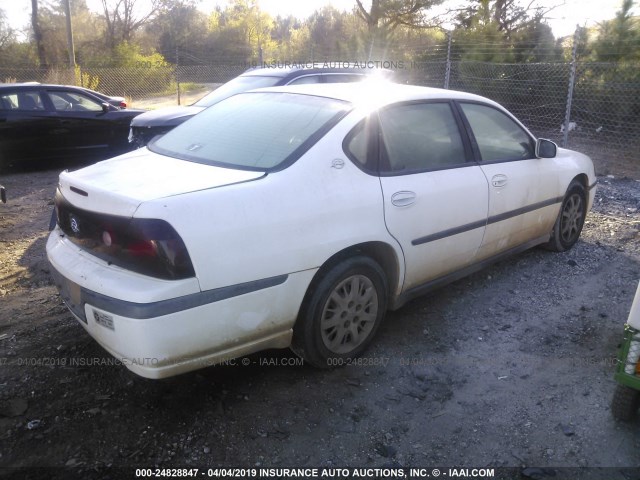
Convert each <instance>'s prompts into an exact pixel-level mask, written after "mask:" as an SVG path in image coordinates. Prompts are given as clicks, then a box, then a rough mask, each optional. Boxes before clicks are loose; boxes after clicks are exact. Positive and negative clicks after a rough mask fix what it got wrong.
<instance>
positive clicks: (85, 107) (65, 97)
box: [47, 91, 102, 112]
mask: <svg viewBox="0 0 640 480" xmlns="http://www.w3.org/2000/svg"><path fill="white" fill-rule="evenodd" d="M47 93H48V94H49V98H50V99H51V101H52V102H53V106H54V108H55V109H56V111H58V112H101V111H102V103H100V102H98V101H97V100H94V99H93V98H90V97H88V96H86V95H83V94H82V93H76V92H63V91H59V92H47Z"/></svg>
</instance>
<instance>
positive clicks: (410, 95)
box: [253, 80, 500, 108]
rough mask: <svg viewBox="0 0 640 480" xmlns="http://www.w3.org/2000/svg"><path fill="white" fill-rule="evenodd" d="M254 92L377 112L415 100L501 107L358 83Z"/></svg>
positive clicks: (425, 90)
mask: <svg viewBox="0 0 640 480" xmlns="http://www.w3.org/2000/svg"><path fill="white" fill-rule="evenodd" d="M253 91H254V92H280V93H295V94H300V95H312V96H316V97H326V98H331V99H334V100H342V101H346V102H349V103H353V104H355V105H358V104H366V105H367V107H369V108H371V107H373V108H380V107H383V106H385V105H388V104H391V103H397V102H411V101H416V100H451V99H452V100H469V101H475V102H483V103H487V104H490V105H494V106H497V107H500V105H499V104H498V103H496V102H494V101H492V100H489V99H488V98H485V97H481V96H480V95H474V94H472V93H466V92H460V91H457V90H445V89H442V88H432V87H419V86H416V85H402V84H396V83H390V82H386V81H376V80H372V81H368V80H367V81H364V82H359V83H330V84H310V85H291V86H283V87H270V88H261V89H257V90H253Z"/></svg>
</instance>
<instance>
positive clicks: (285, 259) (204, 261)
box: [135, 118, 403, 290]
mask: <svg viewBox="0 0 640 480" xmlns="http://www.w3.org/2000/svg"><path fill="white" fill-rule="evenodd" d="M356 121H357V118H356V119H353V120H349V118H345V119H343V121H342V122H341V123H340V124H339V125H338V126H336V127H335V128H334V129H333V130H332V131H331V132H329V134H327V135H326V136H325V137H324V138H322V139H321V140H320V141H319V142H318V143H317V144H316V145H315V146H314V147H312V149H311V150H309V151H308V152H307V153H306V154H305V155H304V156H303V157H302V158H300V159H299V160H298V161H297V162H296V163H294V164H293V165H291V166H290V167H288V168H286V169H285V170H282V171H280V172H275V173H271V174H268V175H266V176H265V177H263V178H260V179H257V180H253V181H248V182H245V183H240V184H235V185H229V186H225V187H220V188H214V189H209V190H203V191H199V192H194V193H189V194H186V195H179V196H175V197H171V198H166V199H161V200H157V201H153V202H147V203H143V204H142V205H141V206H140V208H139V209H138V211H137V212H136V214H135V216H137V217H151V218H153V217H159V218H163V219H166V220H167V221H169V222H170V223H171V224H172V225H173V226H174V227H175V228H176V230H177V231H178V232H179V233H180V235H181V236H182V238H183V240H184V241H185V244H186V246H187V249H188V250H189V254H190V256H191V259H192V261H193V264H194V267H195V271H196V276H197V277H198V280H199V281H200V286H201V289H202V290H208V289H213V288H218V287H222V286H227V285H235V284H238V283H243V282H249V281H253V280H257V279H262V278H269V277H272V276H276V275H282V274H288V273H293V272H299V271H304V270H309V269H315V268H318V267H320V266H321V265H322V264H323V263H324V262H325V261H326V260H327V259H328V258H330V257H331V256H332V255H334V254H335V253H337V252H339V251H341V250H343V249H344V248H347V247H349V246H352V245H355V244H359V243H362V242H368V241H382V242H385V243H388V244H391V245H392V246H393V247H394V249H395V250H396V254H397V255H398V259H401V258H402V253H401V251H400V248H399V246H398V245H397V244H396V243H395V240H393V238H392V237H391V236H390V235H389V234H388V232H387V230H386V228H385V224H384V212H383V203H382V194H381V187H380V181H379V179H378V178H377V177H375V176H371V175H367V174H365V173H364V172H362V171H361V170H359V169H358V168H357V167H356V166H355V165H354V164H353V163H351V161H350V160H349V159H348V158H347V157H346V155H345V154H344V152H343V150H342V139H343V138H344V136H345V135H346V133H347V132H348V131H349V130H350V128H351V126H353V125H354V124H355V122H356ZM337 159H339V160H341V161H342V162H343V164H344V166H343V167H342V168H336V167H335V166H333V163H334V160H337ZM398 263H399V264H401V265H403V262H402V260H400V261H399V262H398ZM401 268H402V267H401ZM400 278H403V272H401V275H400Z"/></svg>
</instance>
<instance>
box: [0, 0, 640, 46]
mask: <svg viewBox="0 0 640 480" xmlns="http://www.w3.org/2000/svg"><path fill="white" fill-rule="evenodd" d="M53 1H55V0H53ZM139 1H144V0H139ZM449 1H451V0H449ZM225 3H226V1H225V0H199V4H200V8H201V9H202V10H204V11H210V10H212V9H213V8H214V6H215V5H216V4H221V5H224V4H225ZM258 3H259V4H260V7H261V8H262V9H263V10H265V11H267V12H269V13H270V14H271V15H273V16H276V15H283V16H286V15H289V14H291V15H294V16H296V17H299V18H306V17H307V16H308V15H310V14H311V13H312V12H313V11H314V10H316V9H317V8H320V7H321V6H323V5H326V4H332V5H333V6H334V7H336V8H338V9H340V10H351V9H352V8H353V6H354V5H355V0H258ZM364 3H365V4H366V3H370V0H369V1H368V2H367V0H365V2H364ZM462 3H464V2H462ZM87 4H88V5H89V8H91V9H94V10H96V11H99V9H100V4H101V1H100V0H87ZM537 4H539V5H541V6H545V7H548V6H554V5H560V6H559V7H557V8H555V9H554V10H553V11H551V12H550V13H549V17H550V20H549V24H550V25H551V28H552V29H553V33H554V35H555V36H556V37H562V36H565V35H571V34H572V33H573V32H574V31H575V27H576V24H578V25H580V26H587V27H590V26H593V25H595V24H596V23H597V22H601V21H602V20H608V19H611V18H613V17H614V16H615V13H616V11H617V10H619V9H620V5H621V4H622V1H621V0H538V1H537ZM0 8H2V9H3V10H4V12H5V14H6V15H7V17H8V18H9V20H10V22H11V24H12V25H13V26H14V28H17V29H20V28H23V27H27V26H28V24H29V14H30V12H31V0H0ZM635 12H636V14H637V12H638V7H637V5H636V8H635Z"/></svg>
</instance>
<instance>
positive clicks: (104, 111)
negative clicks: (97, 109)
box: [102, 102, 111, 113]
mask: <svg viewBox="0 0 640 480" xmlns="http://www.w3.org/2000/svg"><path fill="white" fill-rule="evenodd" d="M109 110H111V106H110V105H109V104H108V103H107V102H103V103H102V112H103V113H107V112H108V111H109Z"/></svg>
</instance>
